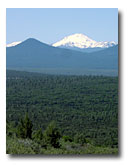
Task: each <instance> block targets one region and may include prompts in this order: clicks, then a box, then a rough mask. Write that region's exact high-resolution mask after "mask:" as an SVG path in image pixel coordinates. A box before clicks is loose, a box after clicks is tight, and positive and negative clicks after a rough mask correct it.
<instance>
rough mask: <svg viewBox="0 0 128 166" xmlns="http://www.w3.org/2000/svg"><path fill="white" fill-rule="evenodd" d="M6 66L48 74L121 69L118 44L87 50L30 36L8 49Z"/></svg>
mask: <svg viewBox="0 0 128 166" xmlns="http://www.w3.org/2000/svg"><path fill="white" fill-rule="evenodd" d="M6 66H7V69H18V70H21V69H22V70H30V69H32V70H34V71H37V70H38V69H41V71H42V72H43V71H50V72H49V73H52V71H53V70H54V71H57V73H60V71H64V72H62V73H64V74H67V73H73V74H75V73H77V72H78V71H80V74H84V73H86V71H89V70H93V71H94V72H95V71H96V70H98V72H99V71H101V70H102V71H104V70H105V72H106V70H109V71H113V70H114V71H118V45H116V46H113V47H110V48H106V49H104V50H101V51H97V52H93V53H84V52H80V51H75V50H70V49H64V48H58V47H53V46H50V45H47V44H45V43H42V42H40V41H38V40H36V39H33V38H29V39H27V40H25V41H23V42H21V43H20V44H18V45H16V46H13V47H7V48H6ZM70 71H73V72H70ZM83 71H84V73H83ZM94 72H93V73H94ZM93 73H92V74H93ZM109 73H110V72H109ZM116 73H117V72H116Z"/></svg>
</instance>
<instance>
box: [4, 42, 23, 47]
mask: <svg viewBox="0 0 128 166" xmlns="http://www.w3.org/2000/svg"><path fill="white" fill-rule="evenodd" d="M20 43H21V41H18V42H13V43H10V44H7V45H6V47H13V46H16V45H17V44H20Z"/></svg>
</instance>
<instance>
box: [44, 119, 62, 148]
mask: <svg viewBox="0 0 128 166" xmlns="http://www.w3.org/2000/svg"><path fill="white" fill-rule="evenodd" d="M60 137H61V134H60V132H59V130H58V129H57V127H56V124H55V122H51V123H50V124H49V126H48V127H47V129H46V130H45V131H44V134H43V139H44V143H45V144H46V145H47V146H53V147H54V148H59V147H60V143H59V139H60Z"/></svg>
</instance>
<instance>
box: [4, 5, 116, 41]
mask: <svg viewBox="0 0 128 166" xmlns="http://www.w3.org/2000/svg"><path fill="white" fill-rule="evenodd" d="M74 33H83V34H85V35H87V36H88V37H90V38H92V39H93V40H96V41H115V42H118V9H117V8H114V9H113V8H35V9H34V8H8V9H6V42H7V44H8V43H11V42H14V41H23V40H25V39H27V38H30V37H32V38H36V39H38V40H40V41H42V42H44V43H48V44H52V43H54V42H56V41H58V40H60V39H62V38H63V37H65V36H68V35H71V34H74Z"/></svg>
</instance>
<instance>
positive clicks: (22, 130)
mask: <svg viewBox="0 0 128 166" xmlns="http://www.w3.org/2000/svg"><path fill="white" fill-rule="evenodd" d="M32 127H33V124H32V122H31V120H30V119H29V117H28V113H26V115H25V117H24V119H21V121H20V124H19V126H18V132H17V133H18V136H19V137H21V138H30V139H31V138H32Z"/></svg>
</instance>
